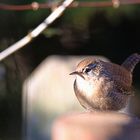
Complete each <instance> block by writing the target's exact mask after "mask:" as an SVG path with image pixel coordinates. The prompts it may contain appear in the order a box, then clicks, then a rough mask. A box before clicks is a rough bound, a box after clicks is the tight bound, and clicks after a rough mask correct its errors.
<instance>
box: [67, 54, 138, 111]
mask: <svg viewBox="0 0 140 140" xmlns="http://www.w3.org/2000/svg"><path fill="white" fill-rule="evenodd" d="M139 61H140V55H139V54H137V53H135V54H132V55H131V56H129V57H128V58H127V59H126V60H125V61H124V62H123V63H122V64H121V65H118V64H114V63H111V62H104V61H102V60H100V59H97V58H95V57H88V58H86V59H84V60H82V61H81V62H80V63H79V64H78V65H77V67H76V71H74V72H72V73H71V74H70V75H76V79H75V81H74V91H75V94H76V97H77V98H78V100H79V102H80V104H81V105H82V106H83V107H84V108H86V109H87V110H90V111H94V110H99V111H109V110H111V111H119V110H121V109H123V108H125V106H126V105H127V104H128V100H129V98H130V97H131V96H132V95H133V92H132V74H133V70H134V68H135V66H136V64H137V63H138V62H139Z"/></svg>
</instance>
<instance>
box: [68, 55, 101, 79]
mask: <svg viewBox="0 0 140 140" xmlns="http://www.w3.org/2000/svg"><path fill="white" fill-rule="evenodd" d="M101 69H102V61H101V60H99V59H96V58H94V57H89V58H86V59H84V60H82V61H81V62H80V63H79V64H78V65H77V67H76V71H74V72H72V73H70V75H76V76H78V77H79V76H80V77H81V78H83V79H84V80H89V79H90V78H93V77H98V76H99V75H100V72H101Z"/></svg>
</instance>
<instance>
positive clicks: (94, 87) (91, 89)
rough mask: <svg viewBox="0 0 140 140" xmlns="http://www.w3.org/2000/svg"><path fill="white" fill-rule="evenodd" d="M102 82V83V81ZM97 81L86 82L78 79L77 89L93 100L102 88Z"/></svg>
mask: <svg viewBox="0 0 140 140" xmlns="http://www.w3.org/2000/svg"><path fill="white" fill-rule="evenodd" d="M100 82H101V81H100ZM100 82H99V81H97V79H91V80H88V81H87V80H84V79H83V78H81V77H77V79H76V83H77V88H78V90H79V91H80V93H81V94H83V95H85V96H86V97H88V98H91V97H92V96H93V95H94V94H96V93H98V91H99V88H100V86H99V85H100V84H101V83H100Z"/></svg>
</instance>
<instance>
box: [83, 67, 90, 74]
mask: <svg viewBox="0 0 140 140" xmlns="http://www.w3.org/2000/svg"><path fill="white" fill-rule="evenodd" d="M90 71H91V69H90V68H88V67H87V68H85V69H84V71H83V72H84V73H88V72H90Z"/></svg>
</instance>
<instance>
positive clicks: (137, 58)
mask: <svg viewBox="0 0 140 140" xmlns="http://www.w3.org/2000/svg"><path fill="white" fill-rule="evenodd" d="M139 62H140V55H139V54H137V53H134V54H132V55H130V56H129V57H128V58H127V59H126V60H125V61H124V62H123V63H122V66H123V67H124V68H125V69H127V70H128V71H130V72H133V70H134V68H135V66H136V64H137V63H139Z"/></svg>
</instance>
